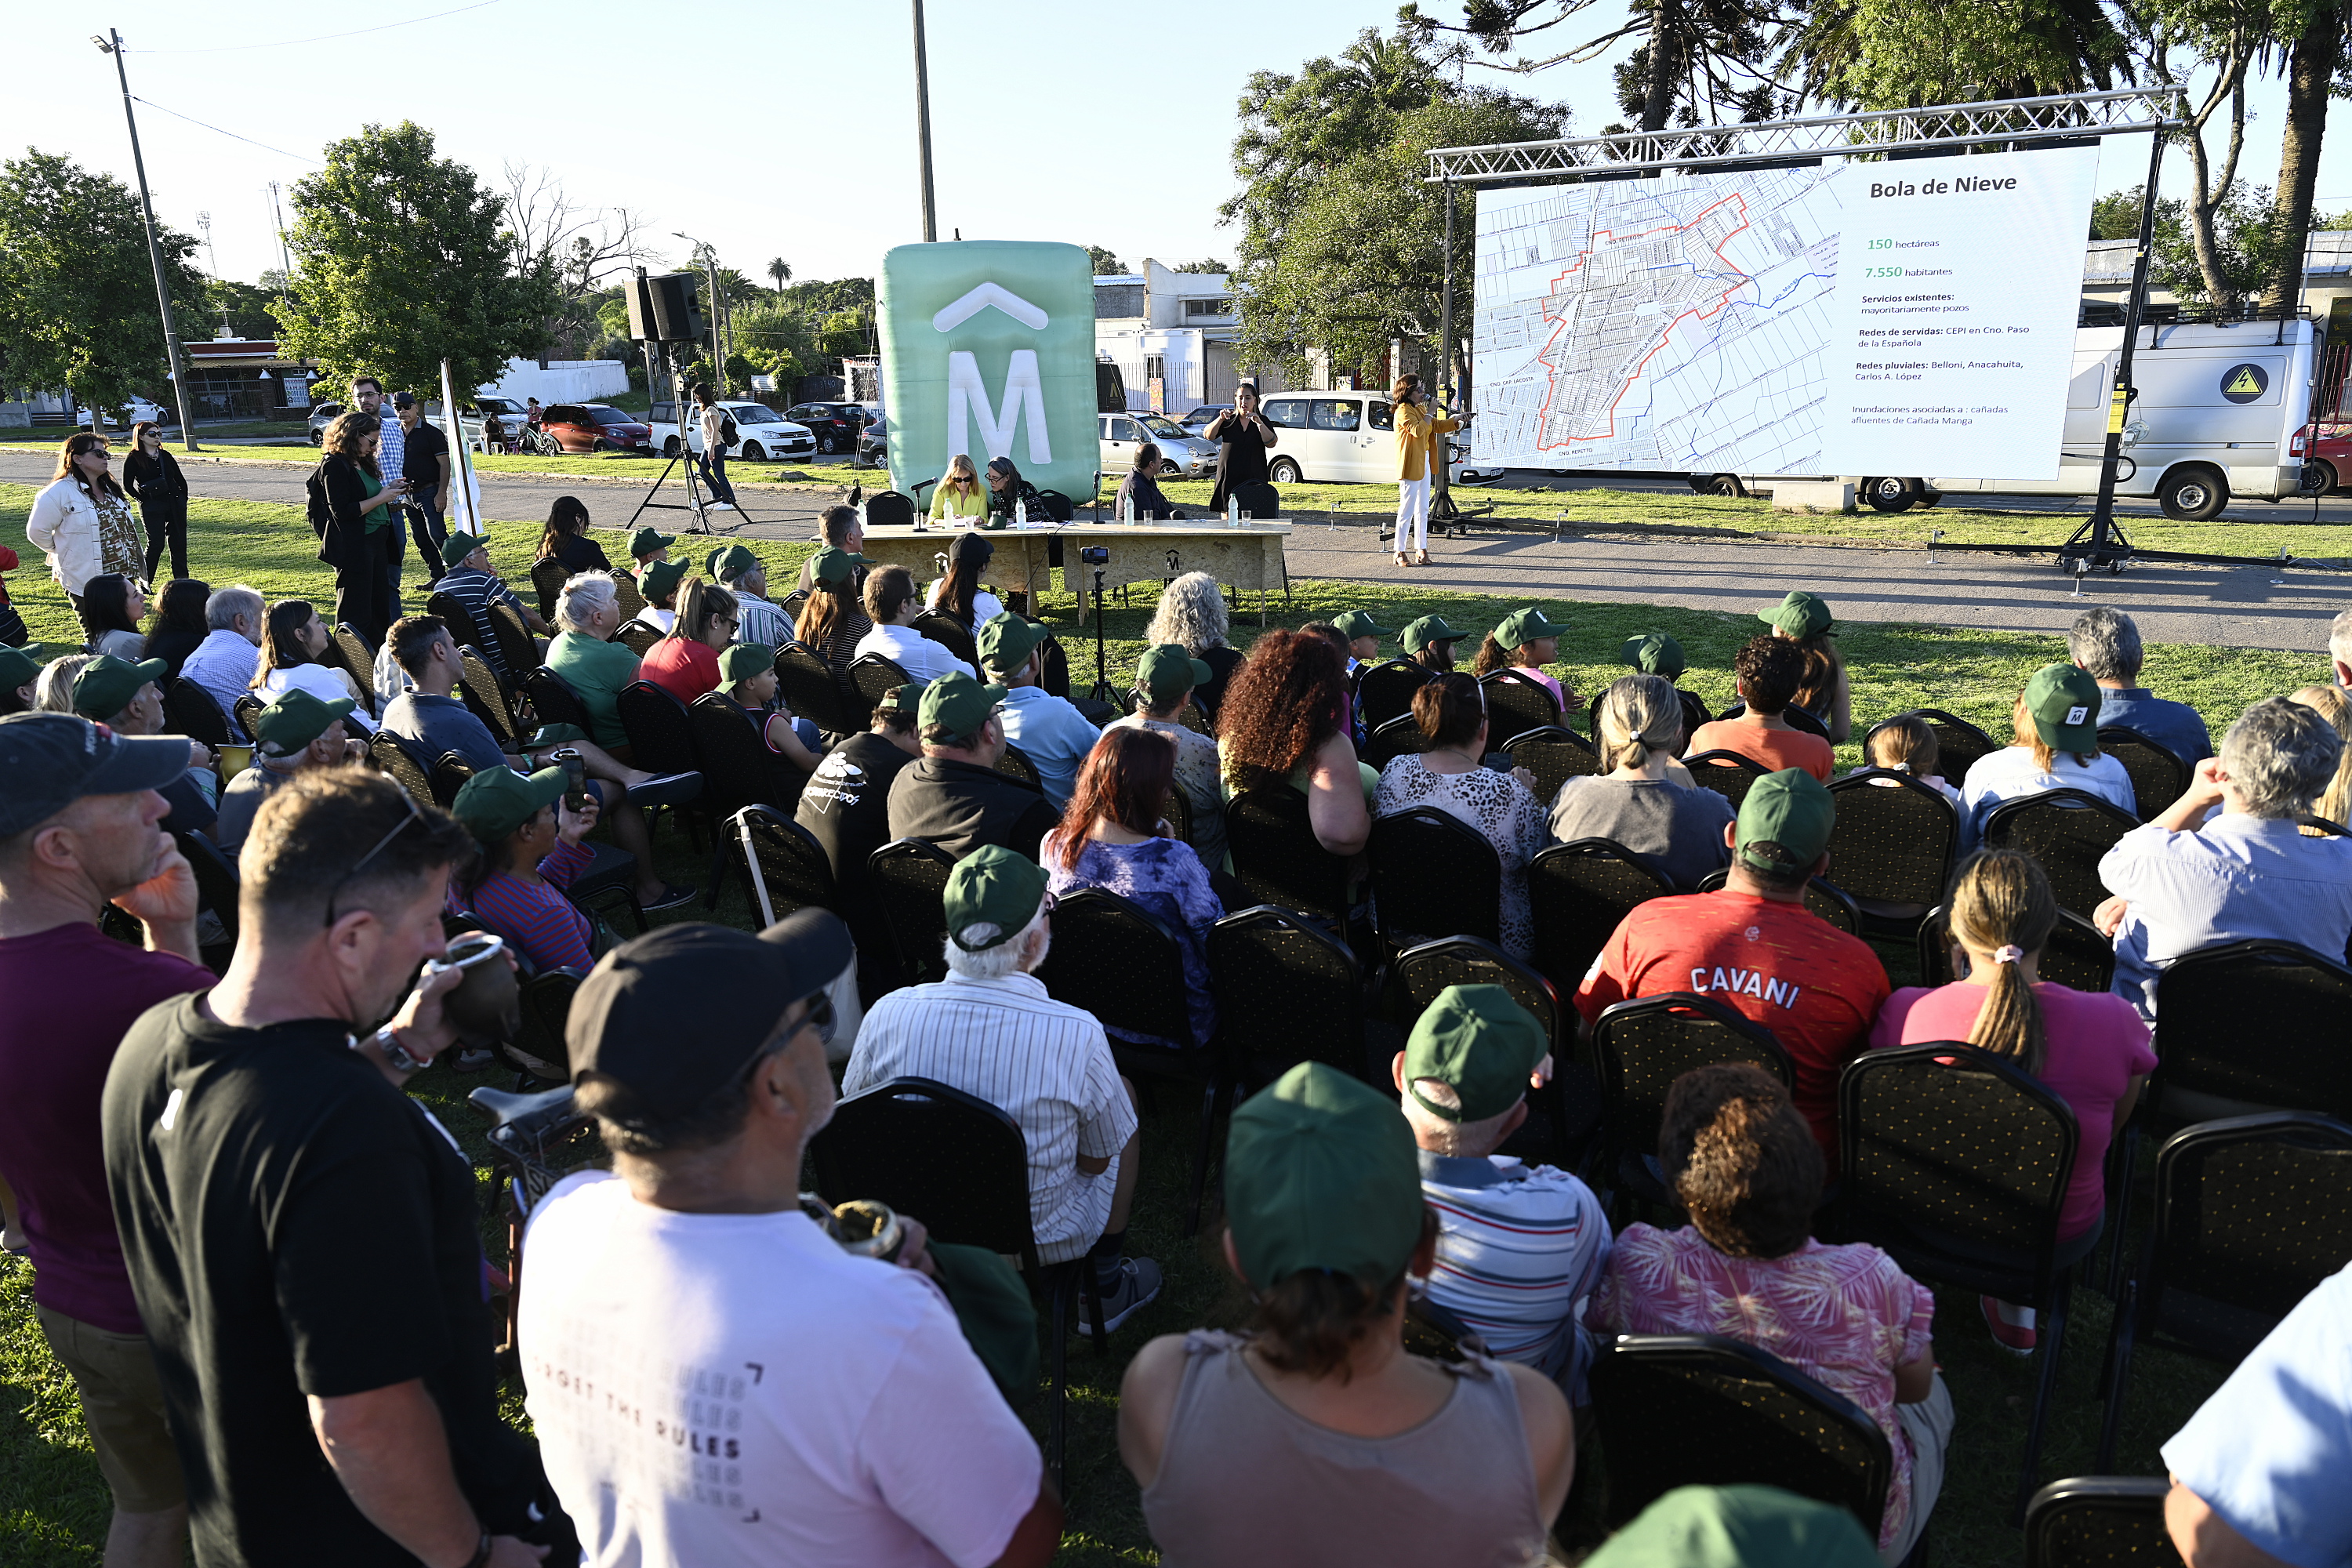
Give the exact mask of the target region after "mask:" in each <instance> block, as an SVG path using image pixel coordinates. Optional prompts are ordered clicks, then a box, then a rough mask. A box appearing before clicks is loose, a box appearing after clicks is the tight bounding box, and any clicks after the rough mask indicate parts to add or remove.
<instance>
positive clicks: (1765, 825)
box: [1733, 768, 1837, 872]
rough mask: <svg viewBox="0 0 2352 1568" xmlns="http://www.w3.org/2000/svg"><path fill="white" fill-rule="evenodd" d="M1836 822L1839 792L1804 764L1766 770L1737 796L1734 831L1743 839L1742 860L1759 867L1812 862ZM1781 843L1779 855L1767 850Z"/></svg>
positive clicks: (1806, 865) (1778, 867)
mask: <svg viewBox="0 0 2352 1568" xmlns="http://www.w3.org/2000/svg"><path fill="white" fill-rule="evenodd" d="M1836 823H1837V798H1836V797H1835V796H1834V795H1831V794H1830V791H1829V786H1828V785H1827V784H1823V783H1822V781H1821V780H1819V779H1817V778H1815V777H1813V775H1812V774H1811V773H1807V772H1805V771H1804V770H1803V769H1801V768H1782V769H1781V770H1780V772H1779V773H1766V774H1765V775H1764V776H1763V777H1762V778H1760V779H1758V780H1757V781H1756V782H1755V783H1754V784H1749V785H1748V794H1747V795H1745V796H1743V797H1742V798H1741V800H1740V802H1739V825H1738V829H1737V830H1736V831H1735V832H1734V834H1733V837H1735V838H1737V839H1738V842H1739V859H1740V862H1741V863H1742V864H1743V865H1748V866H1752V867H1754V868H1756V869H1758V870H1759V871H1767V872H1769V871H1796V870H1801V869H1806V868H1811V865H1812V864H1813V862H1814V861H1816V860H1818V859H1820V858H1822V850H1824V849H1827V848H1828V847H1830V829H1831V828H1832V827H1833V826H1836ZM1767 844H1777V845H1779V846H1780V848H1781V850H1782V851H1783V853H1782V854H1780V855H1772V854H1769V853H1768V852H1766V850H1765V848H1764V846H1765V845H1767Z"/></svg>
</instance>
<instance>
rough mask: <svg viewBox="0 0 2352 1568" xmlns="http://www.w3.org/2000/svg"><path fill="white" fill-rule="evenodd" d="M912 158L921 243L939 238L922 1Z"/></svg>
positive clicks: (917, 17)
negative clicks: (919, 178)
mask: <svg viewBox="0 0 2352 1568" xmlns="http://www.w3.org/2000/svg"><path fill="white" fill-rule="evenodd" d="M915 155H916V161H917V163H919V164H920V166H921V168H922V171H923V243H924V244H926V245H929V244H930V243H931V242H932V241H934V240H936V239H938V238H939V237H940V217H939V213H938V211H937V209H936V208H935V207H934V206H933V205H932V202H931V71H930V67H929V64H928V63H927V62H926V60H925V58H924V53H923V0H915Z"/></svg>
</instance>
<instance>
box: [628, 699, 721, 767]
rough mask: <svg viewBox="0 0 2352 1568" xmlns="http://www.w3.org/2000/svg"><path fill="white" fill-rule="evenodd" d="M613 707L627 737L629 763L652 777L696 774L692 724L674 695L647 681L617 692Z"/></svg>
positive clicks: (698, 765) (684, 705)
mask: <svg viewBox="0 0 2352 1568" xmlns="http://www.w3.org/2000/svg"><path fill="white" fill-rule="evenodd" d="M613 705H614V709H615V710H617V711H618V713H619V714H620V719H621V728H622V729H623V730H624V731H627V733H628V737H629V750H630V757H629V761H630V762H631V763H633V764H634V765H635V766H637V767H640V768H643V769H645V770H646V772H648V773H697V772H699V771H700V768H701V763H700V760H699V758H698V755H697V753H696V752H695V749H694V720H693V717H692V716H691V715H690V714H688V712H687V710H686V704H685V703H683V702H680V701H679V700H677V694H676V693H674V692H672V691H671V690H669V689H667V687H662V686H657V685H656V684H655V683H654V682H652V681H650V680H633V681H631V682H629V684H628V685H626V686H624V687H623V688H621V690H620V693H619V695H618V696H616V697H614V699H613Z"/></svg>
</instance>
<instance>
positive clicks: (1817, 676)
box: [1756, 590, 1853, 745]
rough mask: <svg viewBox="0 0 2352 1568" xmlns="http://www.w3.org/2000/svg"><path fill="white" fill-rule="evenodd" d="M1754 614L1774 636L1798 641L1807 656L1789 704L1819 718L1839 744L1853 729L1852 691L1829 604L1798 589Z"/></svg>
mask: <svg viewBox="0 0 2352 1568" xmlns="http://www.w3.org/2000/svg"><path fill="white" fill-rule="evenodd" d="M1756 618H1757V619H1758V620H1759V621H1762V622H1763V623H1764V624H1765V625H1766V626H1770V627H1771V628H1772V635H1773V636H1774V637H1781V638H1785V639H1786V640H1788V641H1789V642H1791V643H1794V644H1796V646H1797V649H1798V651H1799V652H1801V653H1802V654H1803V655H1804V656H1805V668H1804V673H1803V674H1802V675H1801V676H1800V677H1799V678H1798V680H1797V689H1796V690H1795V691H1794V692H1793V693H1791V694H1790V698H1789V701H1790V704H1791V705H1792V706H1794V707H1797V708H1801V709H1802V710H1804V711H1806V712H1807V713H1810V714H1811V715H1812V716H1813V717H1814V718H1815V719H1818V720H1819V721H1821V725H1822V729H1824V730H1827V731H1829V735H1830V743H1831V744H1832V745H1840V744H1843V742H1844V741H1845V739H1846V737H1847V736H1849V735H1851V734H1853V690H1852V688H1851V687H1850V686H1849V685H1848V683H1847V680H1846V673H1845V660H1844V659H1843V658H1840V657H1839V655H1838V650H1837V645H1836V644H1835V643H1833V642H1832V641H1831V640H1830V639H1831V637H1834V636H1835V635H1836V634H1835V633H1834V632H1832V631H1831V629H1830V628H1831V627H1832V626H1835V625H1836V624H1837V623H1836V621H1835V620H1834V619H1833V618H1832V616H1831V615H1830V606H1829V602H1828V601H1827V600H1825V599H1823V598H1822V597H1821V596H1820V595H1817V594H1808V593H1805V592H1803V591H1802V590H1798V591H1795V592H1792V593H1790V595H1788V596H1787V597H1785V598H1783V599H1782V600H1781V601H1780V603H1779V604H1778V605H1774V606H1773V607H1772V608H1770V609H1769V610H1759V611H1757V612H1756Z"/></svg>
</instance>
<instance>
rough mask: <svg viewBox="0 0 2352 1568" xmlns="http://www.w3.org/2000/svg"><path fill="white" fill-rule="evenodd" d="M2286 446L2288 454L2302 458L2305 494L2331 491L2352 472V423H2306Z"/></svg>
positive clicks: (2331, 421)
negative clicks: (2315, 472) (2314, 471)
mask: <svg viewBox="0 0 2352 1568" xmlns="http://www.w3.org/2000/svg"><path fill="white" fill-rule="evenodd" d="M2286 449H2287V454H2288V456H2290V457H2295V458H2302V459H2303V468H2304V475H2303V489H2304V493H2305V495H2323V496H2324V495H2328V494H2332V493H2333V492H2334V490H2335V489H2336V486H2337V485H2340V484H2342V483H2343V482H2344V476H2345V475H2347V474H2352V424H2347V423H2344V422H2342V421H2338V420H2324V421H2322V422H2321V423H2319V424H2317V425H2306V426H2304V427H2303V428H2302V429H2300V430H2298V431H2296V432H2295V433H2294V440H2292V441H2290V442H2288V443H2287V448H2286ZM2314 469H2316V470H2317V474H2316V476H2315V475H2314V473H2313V470H2314ZM2323 480H2324V481H2326V482H2324V483H2323V482H2321V481H2323Z"/></svg>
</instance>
